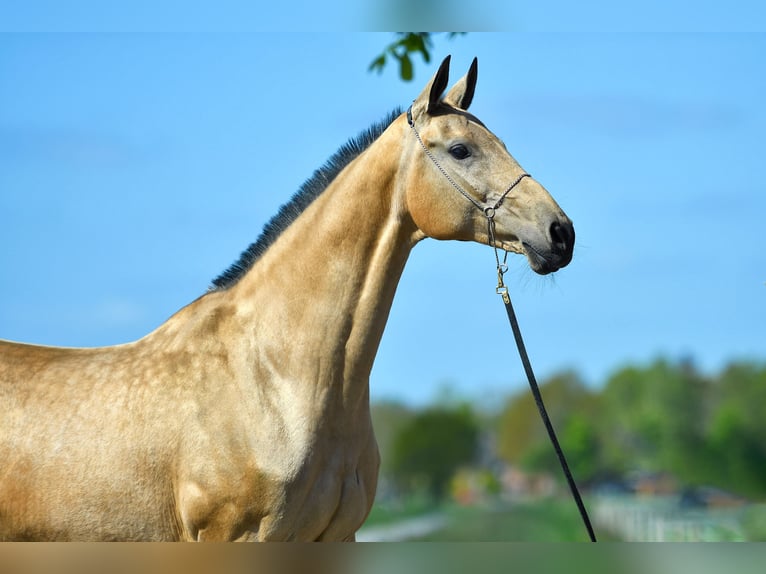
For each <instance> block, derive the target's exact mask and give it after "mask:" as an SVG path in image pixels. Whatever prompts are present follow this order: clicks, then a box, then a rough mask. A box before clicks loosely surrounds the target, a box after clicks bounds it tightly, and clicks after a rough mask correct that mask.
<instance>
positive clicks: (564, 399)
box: [497, 371, 601, 480]
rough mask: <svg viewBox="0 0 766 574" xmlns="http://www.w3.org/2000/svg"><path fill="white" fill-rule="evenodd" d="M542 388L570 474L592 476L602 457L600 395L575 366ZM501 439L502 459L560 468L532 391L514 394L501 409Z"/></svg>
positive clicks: (527, 465) (535, 467)
mask: <svg viewBox="0 0 766 574" xmlns="http://www.w3.org/2000/svg"><path fill="white" fill-rule="evenodd" d="M540 392H541V394H542V395H543V400H544V401H545V406H546V408H547V410H548V415H549V416H550V419H551V422H552V423H553V427H554V428H555V429H556V432H557V435H558V437H559V441H560V442H561V445H562V448H563V449H564V452H565V454H566V455H567V461H568V462H569V465H570V467H571V469H572V473H573V474H574V475H575V477H576V478H577V479H579V480H587V479H589V478H591V477H592V476H593V475H594V474H595V473H596V472H597V471H598V470H599V468H600V459H601V453H600V442H599V438H598V427H597V425H596V420H597V416H596V414H597V412H598V396H597V395H596V394H594V393H592V392H591V391H589V390H588V389H587V387H586V386H585V384H584V383H583V381H582V380H581V379H580V377H579V376H578V375H577V373H575V372H573V371H565V372H562V373H559V374H556V375H554V376H553V377H551V378H550V379H548V380H546V381H544V382H543V383H542V384H541V385H540ZM497 440H498V452H499V454H500V456H501V457H502V458H503V459H504V460H506V461H508V462H511V463H514V464H519V465H521V466H522V467H524V468H526V469H528V470H537V471H540V470H547V471H551V472H558V460H557V459H556V453H555V451H554V450H553V446H552V445H551V444H550V442H549V438H548V434H547V432H546V431H545V427H544V425H543V423H542V421H541V420H540V415H539V413H538V411H537V406H536V405H535V401H534V398H533V397H532V394H531V393H530V392H529V391H528V390H525V391H523V392H521V393H519V394H517V395H515V396H513V397H512V398H511V400H510V401H509V402H508V405H507V406H506V408H505V410H504V411H503V412H502V413H501V415H500V418H499V423H498V438H497Z"/></svg>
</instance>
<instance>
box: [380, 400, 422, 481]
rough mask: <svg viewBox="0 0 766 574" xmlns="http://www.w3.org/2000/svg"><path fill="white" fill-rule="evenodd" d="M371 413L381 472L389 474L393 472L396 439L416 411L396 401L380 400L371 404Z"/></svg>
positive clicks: (385, 474)
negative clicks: (392, 462)
mask: <svg viewBox="0 0 766 574" xmlns="http://www.w3.org/2000/svg"><path fill="white" fill-rule="evenodd" d="M370 414H371V416H372V426H373V428H374V429H375V438H376V440H377V442H378V449H379V450H380V472H381V474H382V475H384V476H387V475H390V474H391V461H392V459H393V456H392V451H393V444H394V439H395V437H396V436H397V435H398V434H399V433H400V432H401V430H402V428H404V427H405V426H406V425H407V424H409V423H410V421H412V418H413V417H414V416H415V411H413V410H412V409H411V408H409V407H407V406H406V405H404V404H402V403H399V402H396V401H378V402H375V403H373V404H371V405H370Z"/></svg>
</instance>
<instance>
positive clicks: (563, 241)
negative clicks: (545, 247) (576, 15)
mask: <svg viewBox="0 0 766 574" xmlns="http://www.w3.org/2000/svg"><path fill="white" fill-rule="evenodd" d="M550 234H551V242H552V243H553V245H554V246H555V247H556V248H557V249H560V250H561V251H563V252H569V251H571V250H572V248H573V247H574V227H573V226H572V224H571V223H569V222H566V223H561V222H559V221H554V222H553V223H551V227H550Z"/></svg>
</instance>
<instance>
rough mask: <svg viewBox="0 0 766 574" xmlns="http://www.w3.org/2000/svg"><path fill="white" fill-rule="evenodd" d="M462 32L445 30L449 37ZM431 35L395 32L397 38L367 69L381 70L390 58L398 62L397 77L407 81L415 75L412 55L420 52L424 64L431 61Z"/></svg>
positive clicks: (429, 33) (430, 33) (428, 33)
mask: <svg viewBox="0 0 766 574" xmlns="http://www.w3.org/2000/svg"><path fill="white" fill-rule="evenodd" d="M462 34H465V32H447V36H448V37H449V38H450V39H452V38H454V37H455V36H458V35H462ZM433 35H434V33H433V32H397V33H396V36H397V39H396V40H395V41H393V42H391V43H390V44H389V45H388V46H386V48H385V49H384V50H383V51H382V52H381V53H380V54H379V55H378V56H377V57H376V58H375V59H374V60H373V61H372V63H371V64H370V68H369V71H373V70H375V71H377V72H378V73H380V72H382V71H383V69H384V68H385V67H386V64H387V62H388V59H389V58H391V59H393V60H396V61H397V62H398V63H399V77H401V79H402V80H404V81H405V82H409V81H410V80H412V78H414V77H415V72H414V65H413V62H412V57H413V56H414V55H416V54H420V55H421V56H422V58H423V61H424V62H425V63H426V64H427V63H428V62H430V61H431V49H432V48H433V39H432V37H433Z"/></svg>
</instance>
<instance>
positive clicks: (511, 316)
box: [407, 106, 596, 542]
mask: <svg viewBox="0 0 766 574" xmlns="http://www.w3.org/2000/svg"><path fill="white" fill-rule="evenodd" d="M407 123H408V124H410V127H411V128H412V131H413V132H414V134H415V137H416V138H417V139H418V142H419V143H420V147H422V148H423V151H425V152H426V155H427V156H428V157H429V159H430V160H431V161H432V162H433V163H434V165H435V166H436V168H437V169H438V170H439V171H440V172H441V173H442V175H443V176H444V177H445V178H447V181H449V182H450V184H452V187H454V188H455V189H456V190H457V191H458V192H459V193H460V195H462V196H463V197H465V198H466V199H467V200H468V201H470V202H471V203H472V204H473V205H474V206H475V207H476V208H477V209H478V210H479V211H481V212H482V213H483V214H484V217H486V218H487V228H488V233H489V244H490V245H491V246H492V249H494V251H495V263H496V264H497V288H496V289H495V291H496V292H497V294H498V295H500V296H502V298H503V303H505V310H506V313H508V320H509V321H510V323H511V330H512V331H513V337H514V339H515V340H516V346H517V348H518V349H519V356H520V357H521V363H522V365H523V366H524V372H525V373H526V375H527V380H528V381H529V387H530V389H531V390H532V396H533V397H534V399H535V403H536V404H537V410H538V411H539V412H540V418H542V421H543V425H544V426H545V430H546V431H548V438H550V440H551V444H552V445H553V450H555V451H556V456H557V457H558V459H559V464H560V465H561V470H562V471H563V472H564V476H565V477H566V480H567V483H568V484H569V490H570V491H571V493H572V497H573V498H574V501H575V504H576V505H577V509H578V510H579V511H580V517H581V518H582V521H583V524H584V525H585V529H586V530H587V531H588V537H589V538H590V540H591V542H596V534H595V533H594V531H593V526H591V523H590V518H589V517H588V511H587V510H586V509H585V504H584V503H583V501H582V497H581V496H580V491H579V490H578V489H577V484H576V483H575V480H574V477H573V476H572V472H571V471H570V470H569V465H568V464H567V460H566V457H565V456H564V451H563V450H562V449H561V445H560V444H559V441H558V438H557V437H556V431H555V430H554V429H553V423H551V420H550V417H549V416H548V411H547V410H546V408H545V404H544V403H543V397H542V394H541V393H540V387H539V386H538V384H537V380H536V379H535V373H534V371H533V370H532V363H531V362H530V361H529V356H528V355H527V349H526V347H525V345H524V340H523V339H522V337H521V328H520V327H519V322H518V320H517V319H516V313H515V312H514V310H513V305H512V304H511V296H510V295H509V294H508V288H507V287H506V286H505V284H504V283H503V275H504V274H505V272H506V271H508V266H507V265H506V264H505V262H506V258H507V257H508V252H507V251H505V255H504V256H503V262H502V263H501V262H500V256H499V255H498V251H497V241H496V239H495V213H496V212H497V209H498V208H499V207H500V205H501V204H502V203H503V201H504V200H505V198H506V196H507V195H508V194H509V193H511V190H512V189H513V188H514V187H516V186H517V185H518V184H519V182H520V181H521V180H522V179H524V178H525V177H531V176H530V175H529V174H528V173H526V172H525V173H522V174H521V175H520V176H519V177H517V178H516V179H515V180H514V181H513V183H511V185H509V186H508V188H507V189H506V190H505V191H504V192H503V193H502V195H501V196H500V199H498V200H497V201H496V202H495V203H494V205H493V204H486V205H483V204H482V203H481V202H479V201H478V200H477V199H475V198H474V197H473V196H472V195H471V194H469V193H468V192H467V191H466V190H464V189H463V188H462V187H460V185H458V183H457V182H456V181H455V180H454V179H452V177H450V175H449V173H447V171H446V170H445V169H444V168H443V167H442V166H441V164H440V163H439V162H438V161H437V160H436V158H435V157H434V156H433V154H432V153H431V151H430V150H429V149H428V148H427V147H426V144H424V143H423V140H422V139H421V138H420V134H419V133H418V130H417V128H416V127H415V122H414V121H413V120H412V106H410V107H409V108H407Z"/></svg>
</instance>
